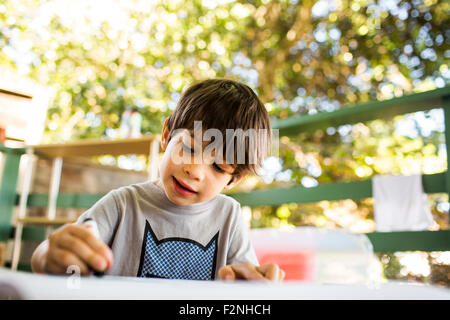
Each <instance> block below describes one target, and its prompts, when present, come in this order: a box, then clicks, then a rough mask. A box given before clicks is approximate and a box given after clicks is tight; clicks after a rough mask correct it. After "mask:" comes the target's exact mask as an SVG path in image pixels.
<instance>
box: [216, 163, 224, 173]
mask: <svg viewBox="0 0 450 320" xmlns="http://www.w3.org/2000/svg"><path fill="white" fill-rule="evenodd" d="M213 167H214V169H216V170H217V171H218V172H225V170H223V169H222V168H221V167H219V166H218V165H217V163H213Z"/></svg>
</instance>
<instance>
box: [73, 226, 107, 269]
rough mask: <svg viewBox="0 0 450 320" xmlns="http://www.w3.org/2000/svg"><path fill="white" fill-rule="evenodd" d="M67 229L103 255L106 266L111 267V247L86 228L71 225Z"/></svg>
mask: <svg viewBox="0 0 450 320" xmlns="http://www.w3.org/2000/svg"><path fill="white" fill-rule="evenodd" d="M68 231H69V233H70V234H72V235H74V236H75V237H77V238H80V239H83V241H84V242H86V243H87V244H88V245H89V246H90V247H91V248H92V250H94V251H95V252H96V253H98V254H100V255H101V256H103V257H104V258H105V259H106V260H107V267H106V268H108V269H109V268H110V267H111V265H112V263H113V254H112V251H111V249H110V248H109V247H108V246H107V245H106V244H105V243H104V242H103V241H102V240H100V239H98V238H97V237H95V236H94V235H93V234H92V233H91V232H90V231H89V230H88V229H86V228H84V227H81V226H77V225H72V226H70V227H69V229H68Z"/></svg>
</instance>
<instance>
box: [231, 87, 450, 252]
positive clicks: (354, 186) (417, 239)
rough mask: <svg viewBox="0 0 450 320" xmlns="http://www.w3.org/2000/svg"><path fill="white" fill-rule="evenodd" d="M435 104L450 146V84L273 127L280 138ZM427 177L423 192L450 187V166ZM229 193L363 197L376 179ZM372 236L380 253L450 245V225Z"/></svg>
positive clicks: (283, 199) (268, 197)
mask: <svg viewBox="0 0 450 320" xmlns="http://www.w3.org/2000/svg"><path fill="white" fill-rule="evenodd" d="M436 108H442V109H443V111H444V121H445V128H446V130H445V140H446V149H447V150H450V130H447V129H448V128H450V86H448V87H444V88H441V89H436V90H432V91H428V92H422V93H416V94H411V95H406V96H403V97H400V98H394V99H390V100H384V101H376V102H369V103H365V104H360V105H355V106H347V107H343V108H341V109H339V110H336V111H333V112H324V113H317V114H314V115H308V116H294V117H291V118H287V119H283V120H278V121H276V122H274V123H273V125H272V126H273V128H274V129H278V130H279V135H280V137H281V136H290V135H295V134H299V133H301V132H314V131H315V130H325V129H327V128H329V127H338V126H341V125H346V124H355V123H358V122H366V121H371V120H376V119H390V118H392V117H394V116H397V115H401V114H406V113H412V112H417V111H425V110H430V109H436ZM449 161H450V158H449V157H448V156H447V168H449ZM422 182H423V187H424V191H425V192H426V193H428V194H430V193H447V194H448V193H449V192H450V174H449V171H446V172H443V173H438V174H432V175H423V176H422ZM230 196H232V197H234V198H235V199H236V200H237V201H239V202H240V203H241V205H246V206H250V207H256V206H275V205H281V204H284V203H307V202H318V201H322V200H344V199H352V200H359V199H364V198H369V197H372V180H371V179H367V180H363V181H351V182H340V183H329V184H321V185H318V186H316V187H312V188H305V187H291V188H276V189H268V190H256V191H252V192H246V193H235V194H230ZM449 199H450V197H449ZM367 236H368V237H369V239H370V240H371V242H372V244H373V247H374V250H375V251H377V252H389V251H391V252H395V251H415V250H417V251H447V250H450V230H439V231H417V232H414V231H404V232H373V233H367Z"/></svg>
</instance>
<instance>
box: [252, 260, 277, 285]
mask: <svg viewBox="0 0 450 320" xmlns="http://www.w3.org/2000/svg"><path fill="white" fill-rule="evenodd" d="M256 269H257V270H258V271H259V272H261V273H262V274H263V275H264V277H265V278H266V279H269V280H272V281H281V280H283V278H284V275H283V276H282V274H284V271H283V270H281V269H280V267H279V266H278V265H277V264H274V263H271V264H266V265H263V266H260V267H257V268H256Z"/></svg>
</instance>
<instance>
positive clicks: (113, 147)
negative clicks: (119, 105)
mask: <svg viewBox="0 0 450 320" xmlns="http://www.w3.org/2000/svg"><path fill="white" fill-rule="evenodd" d="M158 137H159V136H158V135H146V136H143V137H141V138H129V139H117V140H112V139H111V140H106V139H86V140H79V141H70V142H67V143H61V144H41V145H30V146H28V147H30V148H33V150H34V151H35V153H36V154H38V155H44V156H47V157H49V158H56V157H63V158H79V157H93V156H100V155H125V154H144V155H146V156H148V155H149V153H150V143H151V142H152V141H154V140H155V139H158Z"/></svg>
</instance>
